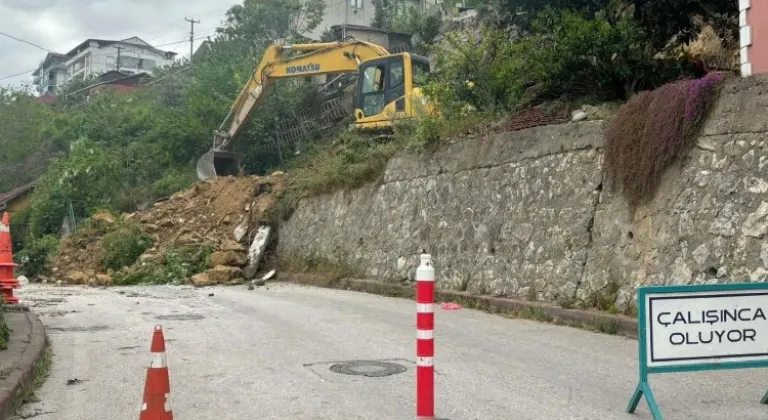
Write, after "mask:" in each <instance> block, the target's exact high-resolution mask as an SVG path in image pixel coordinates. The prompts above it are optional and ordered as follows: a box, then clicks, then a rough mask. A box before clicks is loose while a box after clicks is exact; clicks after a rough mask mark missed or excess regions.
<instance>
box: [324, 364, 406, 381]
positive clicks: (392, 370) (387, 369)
mask: <svg viewBox="0 0 768 420" xmlns="http://www.w3.org/2000/svg"><path fill="white" fill-rule="evenodd" d="M406 370H408V369H407V368H406V367H405V366H403V365H400V364H397V363H392V362H379V361H375V360H352V361H349V362H341V363H336V364H334V365H331V372H334V373H339V374H342V375H357V376H367V377H369V378H381V377H384V376H390V375H397V374H398V373H403V372H405V371H406Z"/></svg>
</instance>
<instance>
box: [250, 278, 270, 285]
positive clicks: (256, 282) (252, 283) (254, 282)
mask: <svg viewBox="0 0 768 420" xmlns="http://www.w3.org/2000/svg"><path fill="white" fill-rule="evenodd" d="M265 284H267V282H266V281H264V280H262V279H257V280H252V281H251V286H259V287H261V286H264V285H265Z"/></svg>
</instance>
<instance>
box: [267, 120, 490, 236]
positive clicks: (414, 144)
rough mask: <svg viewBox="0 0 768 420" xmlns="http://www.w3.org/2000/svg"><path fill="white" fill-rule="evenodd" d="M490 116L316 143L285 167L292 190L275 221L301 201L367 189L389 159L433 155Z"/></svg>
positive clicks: (405, 125)
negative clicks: (416, 154)
mask: <svg viewBox="0 0 768 420" xmlns="http://www.w3.org/2000/svg"><path fill="white" fill-rule="evenodd" d="M488 118H489V117H488V116H487V115H485V114H479V113H478V114H474V115H469V116H467V117H466V118H461V119H453V120H447V119H444V118H441V117H425V118H421V119H412V120H401V121H396V122H395V124H394V125H393V127H392V132H391V133H390V134H387V135H373V134H364V133H359V132H343V133H341V134H339V135H337V137H336V138H334V139H333V141H332V142H330V143H327V144H324V145H316V146H314V148H313V149H311V150H309V151H307V152H306V153H305V156H303V157H301V158H299V159H297V160H295V161H294V162H292V163H291V164H290V166H288V167H287V168H286V172H288V174H289V177H288V181H287V184H288V185H287V188H286V190H285V191H283V192H282V194H281V195H280V199H279V200H278V202H277V204H276V205H275V208H274V209H273V214H272V218H273V220H275V221H277V220H280V219H282V220H286V219H288V218H289V217H290V216H291V214H293V211H294V210H295V209H296V207H297V206H298V203H299V201H300V200H301V199H302V198H307V197H312V196H317V195H322V194H328V193H333V192H336V191H343V190H349V189H354V188H358V187H362V186H364V185H366V184H370V183H375V182H377V181H378V180H380V179H381V177H382V176H383V174H384V170H385V169H386V167H387V163H389V160H390V159H391V158H392V157H394V156H395V155H396V154H398V153H400V152H403V151H406V150H407V151H410V152H411V153H423V152H426V153H429V152H433V151H434V150H436V149H437V147H439V145H440V143H441V142H442V141H444V140H446V139H449V138H453V137H455V136H456V135H458V134H460V133H463V132H466V131H467V130H469V129H471V128H473V127H478V126H479V125H482V124H481V123H482V122H483V121H486V120H487V119H488Z"/></svg>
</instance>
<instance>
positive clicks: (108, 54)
mask: <svg viewBox="0 0 768 420" xmlns="http://www.w3.org/2000/svg"><path fill="white" fill-rule="evenodd" d="M118 47H119V48H120V50H119V55H120V71H122V72H124V73H125V72H128V73H130V72H133V73H139V72H146V73H149V74H152V70H153V69H154V68H156V67H162V66H165V65H169V64H172V63H173V59H168V58H165V56H164V55H161V54H158V53H156V52H154V51H152V50H150V49H147V48H144V47H142V46H139V45H128V44H118V45H109V46H106V47H102V48H93V47H91V48H88V49H86V50H85V51H83V52H82V53H80V54H78V55H77V56H75V57H74V58H72V59H70V60H69V61H68V62H67V64H68V67H69V77H70V78H72V77H75V76H78V75H81V74H83V75H88V74H103V73H106V72H108V71H111V70H117V69H118V68H117V58H118Z"/></svg>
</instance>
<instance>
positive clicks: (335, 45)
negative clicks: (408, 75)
mask: <svg viewBox="0 0 768 420" xmlns="http://www.w3.org/2000/svg"><path fill="white" fill-rule="evenodd" d="M290 51H298V52H299V53H300V54H299V55H295V56H291V57H284V55H285V53H287V52H290ZM387 55H389V52H388V51H387V50H386V49H385V48H384V47H381V46H379V45H376V44H371V43H368V42H365V41H359V40H346V41H338V42H323V43H313V44H292V45H277V44H273V45H270V46H269V47H267V49H266V50H265V51H264V55H263V56H262V58H261V61H260V62H259V64H258V66H256V69H255V70H254V72H253V74H252V75H251V77H249V78H248V82H247V83H246V84H245V86H243V88H242V89H241V90H240V93H239V94H238V96H237V98H236V99H235V101H234V102H233V103H232V106H231V107H230V109H229V112H228V113H227V116H226V117H225V118H224V121H223V122H222V124H221V126H220V127H219V129H218V130H215V131H214V136H213V148H212V149H211V150H210V151H209V152H208V153H206V154H205V155H203V157H201V158H200V160H199V161H198V164H197V176H198V178H200V179H201V180H204V179H206V178H209V177H215V176H216V175H217V173H216V172H217V171H216V166H217V165H216V160H217V158H219V159H220V160H224V161H229V163H230V165H231V161H232V159H233V157H234V155H233V154H232V153H229V152H227V151H226V149H227V147H228V146H229V145H230V143H231V140H232V139H233V138H234V137H235V136H236V135H237V133H238V132H239V130H240V128H241V127H242V125H243V122H245V120H246V119H247V117H248V115H249V114H250V112H251V111H252V110H253V108H254V107H255V106H256V105H257V104H259V103H260V102H261V100H262V98H263V94H264V91H265V89H266V87H267V86H268V85H269V83H271V82H272V80H274V79H281V78H289V77H306V76H314V75H321V74H327V73H341V72H354V71H357V68H358V66H359V64H360V63H361V62H363V61H365V60H368V59H371V58H376V57H383V56H387ZM229 172H233V170H230V171H229Z"/></svg>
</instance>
